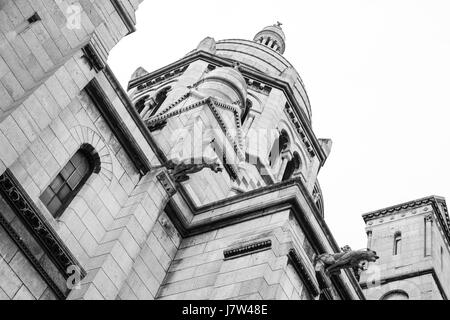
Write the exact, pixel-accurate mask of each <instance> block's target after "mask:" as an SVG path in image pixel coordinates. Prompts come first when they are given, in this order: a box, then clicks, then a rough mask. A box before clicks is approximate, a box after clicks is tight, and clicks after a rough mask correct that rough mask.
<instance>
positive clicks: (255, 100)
mask: <svg viewBox="0 0 450 320" xmlns="http://www.w3.org/2000/svg"><path fill="white" fill-rule="evenodd" d="M247 98H248V99H250V100H251V101H252V111H255V112H258V113H261V112H262V111H263V110H262V106H263V104H262V102H261V99H260V98H259V97H258V96H257V95H255V94H253V93H251V92H247Z"/></svg>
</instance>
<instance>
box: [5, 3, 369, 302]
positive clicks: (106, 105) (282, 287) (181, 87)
mask: <svg viewBox="0 0 450 320" xmlns="http://www.w3.org/2000/svg"><path fill="white" fill-rule="evenodd" d="M140 2H141V1H140V0H122V1H119V0H103V1H92V0H85V1H80V2H79V4H77V3H75V4H74V3H73V2H72V1H62V0H59V1H52V0H42V1H34V0H33V1H31V0H23V1H1V2H0V5H1V8H0V9H1V10H0V31H1V32H0V36H1V39H0V41H1V42H0V44H1V46H0V256H1V263H0V298H1V299H184V298H190V299H202V298H210V299H221V298H255V299H256V298H260V299H318V298H319V295H320V288H319V284H318V282H317V280H316V277H315V275H314V268H313V264H312V262H313V257H314V254H317V253H323V252H333V251H338V250H339V247H338V245H337V244H336V242H335V240H334V239H333V237H332V235H331V233H330V231H329V229H328V228H327V225H326V223H325V221H324V216H323V205H322V199H321V191H320V187H319V184H318V182H317V174H318V172H319V169H320V168H321V167H322V165H323V164H324V162H325V160H326V158H327V155H328V153H329V151H330V146H331V143H330V141H329V140H320V139H317V138H316V137H315V135H314V132H313V130H312V127H311V107H310V105H309V101H308V96H307V94H306V91H305V89H304V86H303V83H302V81H301V79H300V76H299V75H298V73H297V72H296V71H295V69H294V67H293V66H292V65H291V64H290V63H289V62H288V61H287V60H286V59H285V58H284V57H283V56H282V54H283V52H284V50H285V36H284V33H283V31H282V30H281V27H280V25H274V26H269V27H267V28H265V29H263V30H262V31H261V32H259V33H258V34H257V35H256V36H255V39H254V40H253V41H249V40H225V41H219V42H216V41H214V40H213V39H211V38H206V39H205V40H203V41H202V42H201V43H200V45H199V46H198V48H197V49H196V50H194V51H192V52H190V53H189V54H188V55H186V56H185V57H184V58H182V59H180V60H179V61H176V62H174V63H173V64H171V65H169V66H166V67H164V68H162V69H160V70H157V71H155V72H151V73H148V72H146V71H145V70H143V69H141V68H140V69H138V70H137V71H136V72H135V74H134V75H133V79H132V80H131V82H130V85H129V88H128V90H129V92H128V93H127V92H125V91H124V89H123V88H122V87H121V86H120V85H119V83H118V82H117V80H116V78H115V77H114V75H113V73H112V72H111V70H110V68H109V67H108V65H107V57H108V53H109V52H110V50H111V49H112V48H113V47H114V45H115V44H116V43H117V42H118V41H119V40H120V39H121V38H123V37H124V36H126V35H127V34H129V33H130V32H133V31H134V29H135V27H134V26H135V10H136V9H137V8H138V5H139V3H140ZM190 159H194V160H193V162H194V163H193V164H194V166H192V164H191V163H190V162H189V160H190ZM211 161H213V162H215V164H213V163H212V162H211ZM206 162H208V163H206ZM171 165H172V166H171ZM217 165H219V166H220V169H222V171H220V170H218V169H217ZM186 169H187V171H183V170H186ZM201 169H204V170H201ZM189 170H190V171H189ZM186 173H187V174H186ZM78 280H79V281H78ZM321 297H322V298H324V299H361V298H363V295H362V291H361V289H360V287H359V286H358V283H357V281H356V280H355V277H354V275H353V274H352V273H351V272H344V273H342V274H341V275H340V276H339V277H336V278H334V279H333V281H332V283H331V284H330V288H329V290H328V291H327V292H326V293H323V294H322V295H321Z"/></svg>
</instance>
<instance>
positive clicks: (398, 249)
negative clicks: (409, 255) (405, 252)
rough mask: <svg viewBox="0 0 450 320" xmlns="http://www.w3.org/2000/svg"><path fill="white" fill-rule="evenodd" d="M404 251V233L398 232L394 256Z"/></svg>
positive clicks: (395, 239) (395, 237) (395, 238)
mask: <svg viewBox="0 0 450 320" xmlns="http://www.w3.org/2000/svg"><path fill="white" fill-rule="evenodd" d="M401 251H402V234H401V233H400V232H397V233H396V234H395V236H394V252H393V254H394V256H396V255H399V254H400V253H401Z"/></svg>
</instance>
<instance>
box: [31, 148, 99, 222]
mask: <svg viewBox="0 0 450 320" xmlns="http://www.w3.org/2000/svg"><path fill="white" fill-rule="evenodd" d="M93 150H94V149H93V148H92V147H90V146H89V145H83V146H82V147H81V148H79V149H78V150H77V151H76V152H75V153H74V154H73V155H72V157H71V158H70V159H69V160H68V161H67V163H66V164H65V165H64V167H62V168H61V170H60V171H59V172H58V174H57V175H56V176H55V177H54V178H53V180H52V181H51V182H50V183H49V184H48V186H47V187H46V188H45V189H44V191H43V192H42V193H41V195H40V196H39V199H40V200H41V202H42V203H43V204H44V206H45V207H46V209H47V210H48V211H49V212H50V214H51V215H52V216H53V218H55V219H59V218H61V216H62V215H63V214H64V211H65V210H66V209H67V208H68V207H69V205H70V204H71V203H72V201H73V199H75V197H76V196H77V194H78V193H79V192H80V190H81V189H82V188H83V186H84V185H85V184H86V182H87V180H88V179H89V178H90V177H91V176H92V174H93V173H98V172H99V171H100V170H99V169H100V158H99V157H98V154H96V153H95V154H93V153H92V151H93ZM78 153H81V154H82V156H83V157H84V158H85V159H86V160H87V165H88V168H87V171H86V173H85V174H84V176H83V177H82V178H81V180H80V181H79V182H78V184H77V185H76V187H75V188H74V189H73V190H72V187H70V185H69V184H68V180H69V179H70V177H72V175H73V174H74V172H75V171H76V170H77V167H75V170H74V172H72V174H71V176H70V177H69V178H67V179H65V178H64V177H62V171H63V170H64V169H65V168H66V167H67V165H68V164H69V163H72V160H73V159H74V157H75V156H76V155H77V154H78ZM58 177H62V178H63V180H64V182H63V184H65V185H67V186H68V187H69V188H70V189H71V191H70V192H69V195H68V196H67V198H65V199H64V202H63V201H61V206H60V207H59V208H58V210H56V211H55V212H54V213H53V212H52V211H50V209H49V207H48V205H49V204H50V202H51V200H52V199H53V198H54V197H57V195H58V192H59V191H60V190H61V187H60V188H59V190H58V192H56V193H55V195H54V196H53V197H52V199H51V200H50V202H48V203H46V202H44V201H43V199H42V197H43V195H44V193H45V192H46V191H47V190H48V189H49V188H51V185H52V184H53V183H54V182H55V180H56V179H57V178H58ZM52 191H53V190H52ZM53 192H54V191H53Z"/></svg>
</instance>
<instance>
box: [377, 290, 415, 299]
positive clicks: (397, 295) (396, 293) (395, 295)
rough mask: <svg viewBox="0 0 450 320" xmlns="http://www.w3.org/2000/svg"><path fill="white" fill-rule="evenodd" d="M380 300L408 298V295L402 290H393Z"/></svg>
mask: <svg viewBox="0 0 450 320" xmlns="http://www.w3.org/2000/svg"><path fill="white" fill-rule="evenodd" d="M380 300H409V295H408V294H407V293H406V292H405V291H403V290H393V291H389V292H388V293H386V294H385V295H384V296H382V297H381V299H380Z"/></svg>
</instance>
